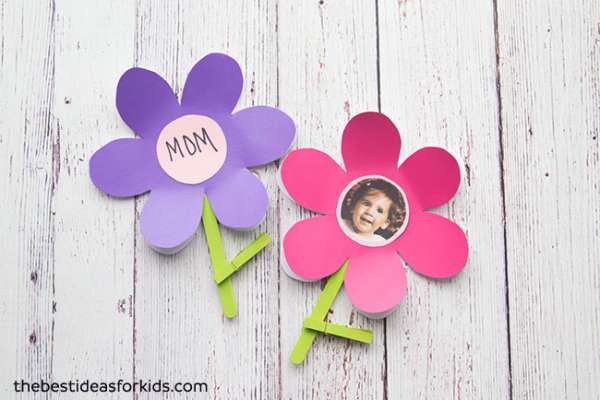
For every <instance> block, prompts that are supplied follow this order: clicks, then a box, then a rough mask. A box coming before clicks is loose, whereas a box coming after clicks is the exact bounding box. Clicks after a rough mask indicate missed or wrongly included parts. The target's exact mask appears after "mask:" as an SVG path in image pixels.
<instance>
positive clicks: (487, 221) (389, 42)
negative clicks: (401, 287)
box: [379, 1, 510, 399]
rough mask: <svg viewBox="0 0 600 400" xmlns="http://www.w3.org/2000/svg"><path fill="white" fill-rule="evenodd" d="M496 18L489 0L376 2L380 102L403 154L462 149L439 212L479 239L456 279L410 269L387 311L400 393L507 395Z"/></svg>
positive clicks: (393, 378) (391, 366)
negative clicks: (394, 306)
mask: <svg viewBox="0 0 600 400" xmlns="http://www.w3.org/2000/svg"><path fill="white" fill-rule="evenodd" d="M493 17H494V10H493V5H492V3H491V2H471V1H455V2H442V1H430V2H428V1H401V2H396V1H380V2H379V43H380V57H379V58H380V71H381V76H380V80H381V109H382V111H383V112H384V113H386V114H387V115H388V116H390V117H391V118H392V119H393V120H394V122H395V123H396V124H397V126H398V128H399V129H400V132H401V133H402V147H403V148H402V155H401V158H402V159H404V158H406V157H408V156H409V155H410V154H411V153H412V152H414V151H416V150H417V149H419V148H421V147H425V146H430V145H431V146H440V147H444V148H446V149H448V150H449V151H450V152H451V153H453V154H454V156H455V157H456V158H457V159H458V160H459V164H460V166H461V169H462V171H461V172H462V184H461V187H460V189H459V191H458V193H457V195H456V197H455V198H454V199H453V200H451V201H450V202H449V203H448V204H447V205H445V206H443V207H440V208H439V209H436V210H434V212H436V213H438V214H441V215H443V216H446V217H448V218H450V219H451V220H453V221H455V222H456V223H457V224H459V225H460V226H461V228H463V230H464V231H465V233H466V234H467V237H468V239H469V247H470V252H469V260H468V263H467V266H466V268H465V270H464V271H463V272H461V273H460V274H459V275H458V276H457V277H455V278H453V279H450V280H441V281H435V280H431V279H427V278H424V277H422V276H419V275H418V274H416V273H413V272H412V271H411V270H410V268H408V271H409V272H408V294H407V297H406V299H405V301H404V303H403V304H402V305H401V306H400V309H399V311H397V312H396V313H394V314H393V315H392V316H390V317H389V318H388V319H387V338H386V343H387V364H388V369H387V380H388V390H389V391H388V396H389V398H391V399H404V398H406V399H449V398H458V399H460V398H466V399H472V398H483V399H492V398H494V399H500V398H508V396H509V392H510V389H509V362H508V334H507V329H506V328H507V309H506V304H505V268H504V227H503V224H502V220H503V210H502V186H501V174H500V168H499V167H500V158H499V155H500V151H499V137H498V103H497V96H496V68H495V64H496V62H495V59H496V56H495V39H494V29H493V26H494V18H493ZM431 246H432V251H433V249H435V244H434V243H432V244H431Z"/></svg>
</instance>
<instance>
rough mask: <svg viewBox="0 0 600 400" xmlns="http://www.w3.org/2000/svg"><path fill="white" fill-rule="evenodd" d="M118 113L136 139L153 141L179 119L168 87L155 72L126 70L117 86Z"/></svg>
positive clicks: (173, 98) (176, 106) (177, 109)
mask: <svg viewBox="0 0 600 400" xmlns="http://www.w3.org/2000/svg"><path fill="white" fill-rule="evenodd" d="M117 109H118V110H119V114H120V115H121V118H123V121H125V123H126V124H127V125H128V126H129V127H130V128H131V129H132V130H133V131H134V132H135V133H137V134H138V135H139V136H141V137H154V136H156V135H158V134H159V133H160V131H161V130H162V128H163V127H164V126H165V125H166V124H168V123H169V122H171V121H172V120H173V119H175V118H176V117H177V116H178V115H179V112H180V110H179V103H178V102H177V98H176V97H175V93H173V90H172V89H171V86H169V84H168V83H167V82H165V80H164V79H163V78H162V77H161V76H160V75H158V74H157V73H155V72H152V71H149V70H147V69H143V68H131V69H129V70H127V71H126V72H125V73H124V74H123V75H122V76H121V79H120V80H119V84H118V85H117Z"/></svg>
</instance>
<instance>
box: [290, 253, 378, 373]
mask: <svg viewBox="0 0 600 400" xmlns="http://www.w3.org/2000/svg"><path fill="white" fill-rule="evenodd" d="M346 268H348V261H346V262H344V264H343V265H342V267H341V268H340V269H339V270H338V271H337V272H336V273H335V274H333V275H331V276H330V277H329V279H328V280H327V283H326V284H325V288H324V289H323V291H322V292H321V295H320V296H319V299H318V300H317V305H316V306H315V308H313V311H312V313H311V314H310V317H308V318H306V320H304V325H303V327H302V333H301V334H300V337H299V338H298V341H297V342H296V346H294V349H293V350H292V356H291V360H292V362H293V363H294V364H301V363H302V362H303V361H304V359H305V358H306V355H307V354H308V351H309V350H310V348H311V347H312V344H313V342H314V340H315V338H316V337H317V334H318V333H324V334H330V335H335V336H340V337H344V338H347V339H351V340H357V341H359V342H363V343H371V341H372V339H373V333H372V332H371V331H370V330H368V329H359V328H352V327H349V326H344V325H340V324H332V323H329V322H325V321H324V319H325V317H326V316H327V313H328V312H329V309H330V308H331V306H332V304H333V302H334V301H335V298H336V297H337V295H338V293H339V291H340V289H341V288H342V285H343V284H344V274H345V273H346Z"/></svg>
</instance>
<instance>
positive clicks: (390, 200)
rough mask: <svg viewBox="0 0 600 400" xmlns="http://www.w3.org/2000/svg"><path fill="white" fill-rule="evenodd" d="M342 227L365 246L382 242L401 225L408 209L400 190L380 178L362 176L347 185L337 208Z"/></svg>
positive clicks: (399, 229)
mask: <svg viewBox="0 0 600 400" xmlns="http://www.w3.org/2000/svg"><path fill="white" fill-rule="evenodd" d="M339 214H340V215H339V217H340V218H341V221H340V225H341V226H342V230H343V231H344V232H345V233H346V234H347V235H348V236H350V238H352V239H353V240H355V241H357V242H358V243H360V244H364V245H367V246H382V245H385V244H387V243H388V242H389V241H390V240H392V239H395V238H396V237H397V236H398V235H399V234H400V233H401V232H402V230H403V229H404V225H405V223H406V221H407V217H408V215H407V214H408V210H407V207H406V199H405V198H404V193H402V191H401V190H400V188H398V187H397V186H396V185H395V184H393V183H391V182H389V181H387V180H385V179H382V178H366V179H363V180H361V181H359V182H358V183H356V184H355V185H353V186H352V187H350V189H348V192H347V193H346V195H345V196H344V199H343V201H342V203H341V207H340V209H339Z"/></svg>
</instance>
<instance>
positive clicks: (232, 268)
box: [214, 233, 273, 283]
mask: <svg viewBox="0 0 600 400" xmlns="http://www.w3.org/2000/svg"><path fill="white" fill-rule="evenodd" d="M272 241H273V239H271V237H270V236H269V235H267V234H266V233H262V234H261V235H260V236H259V237H257V238H256V239H254V241H253V242H252V243H250V244H249V245H248V246H246V248H245V249H243V250H242V251H240V252H239V253H238V255H237V256H235V258H234V259H233V261H231V263H226V264H225V265H223V266H222V268H221V269H219V270H218V271H215V276H214V279H215V282H217V283H221V282H223V281H224V280H225V279H227V278H229V277H230V276H231V275H233V274H234V273H235V272H237V271H238V270H239V269H240V268H241V267H243V266H244V264H246V263H247V262H248V261H250V260H251V259H252V257H254V256H255V255H257V254H258V253H259V252H260V251H261V250H262V249H264V248H265V247H267V246H268V245H269V243H271V242H272Z"/></svg>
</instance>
